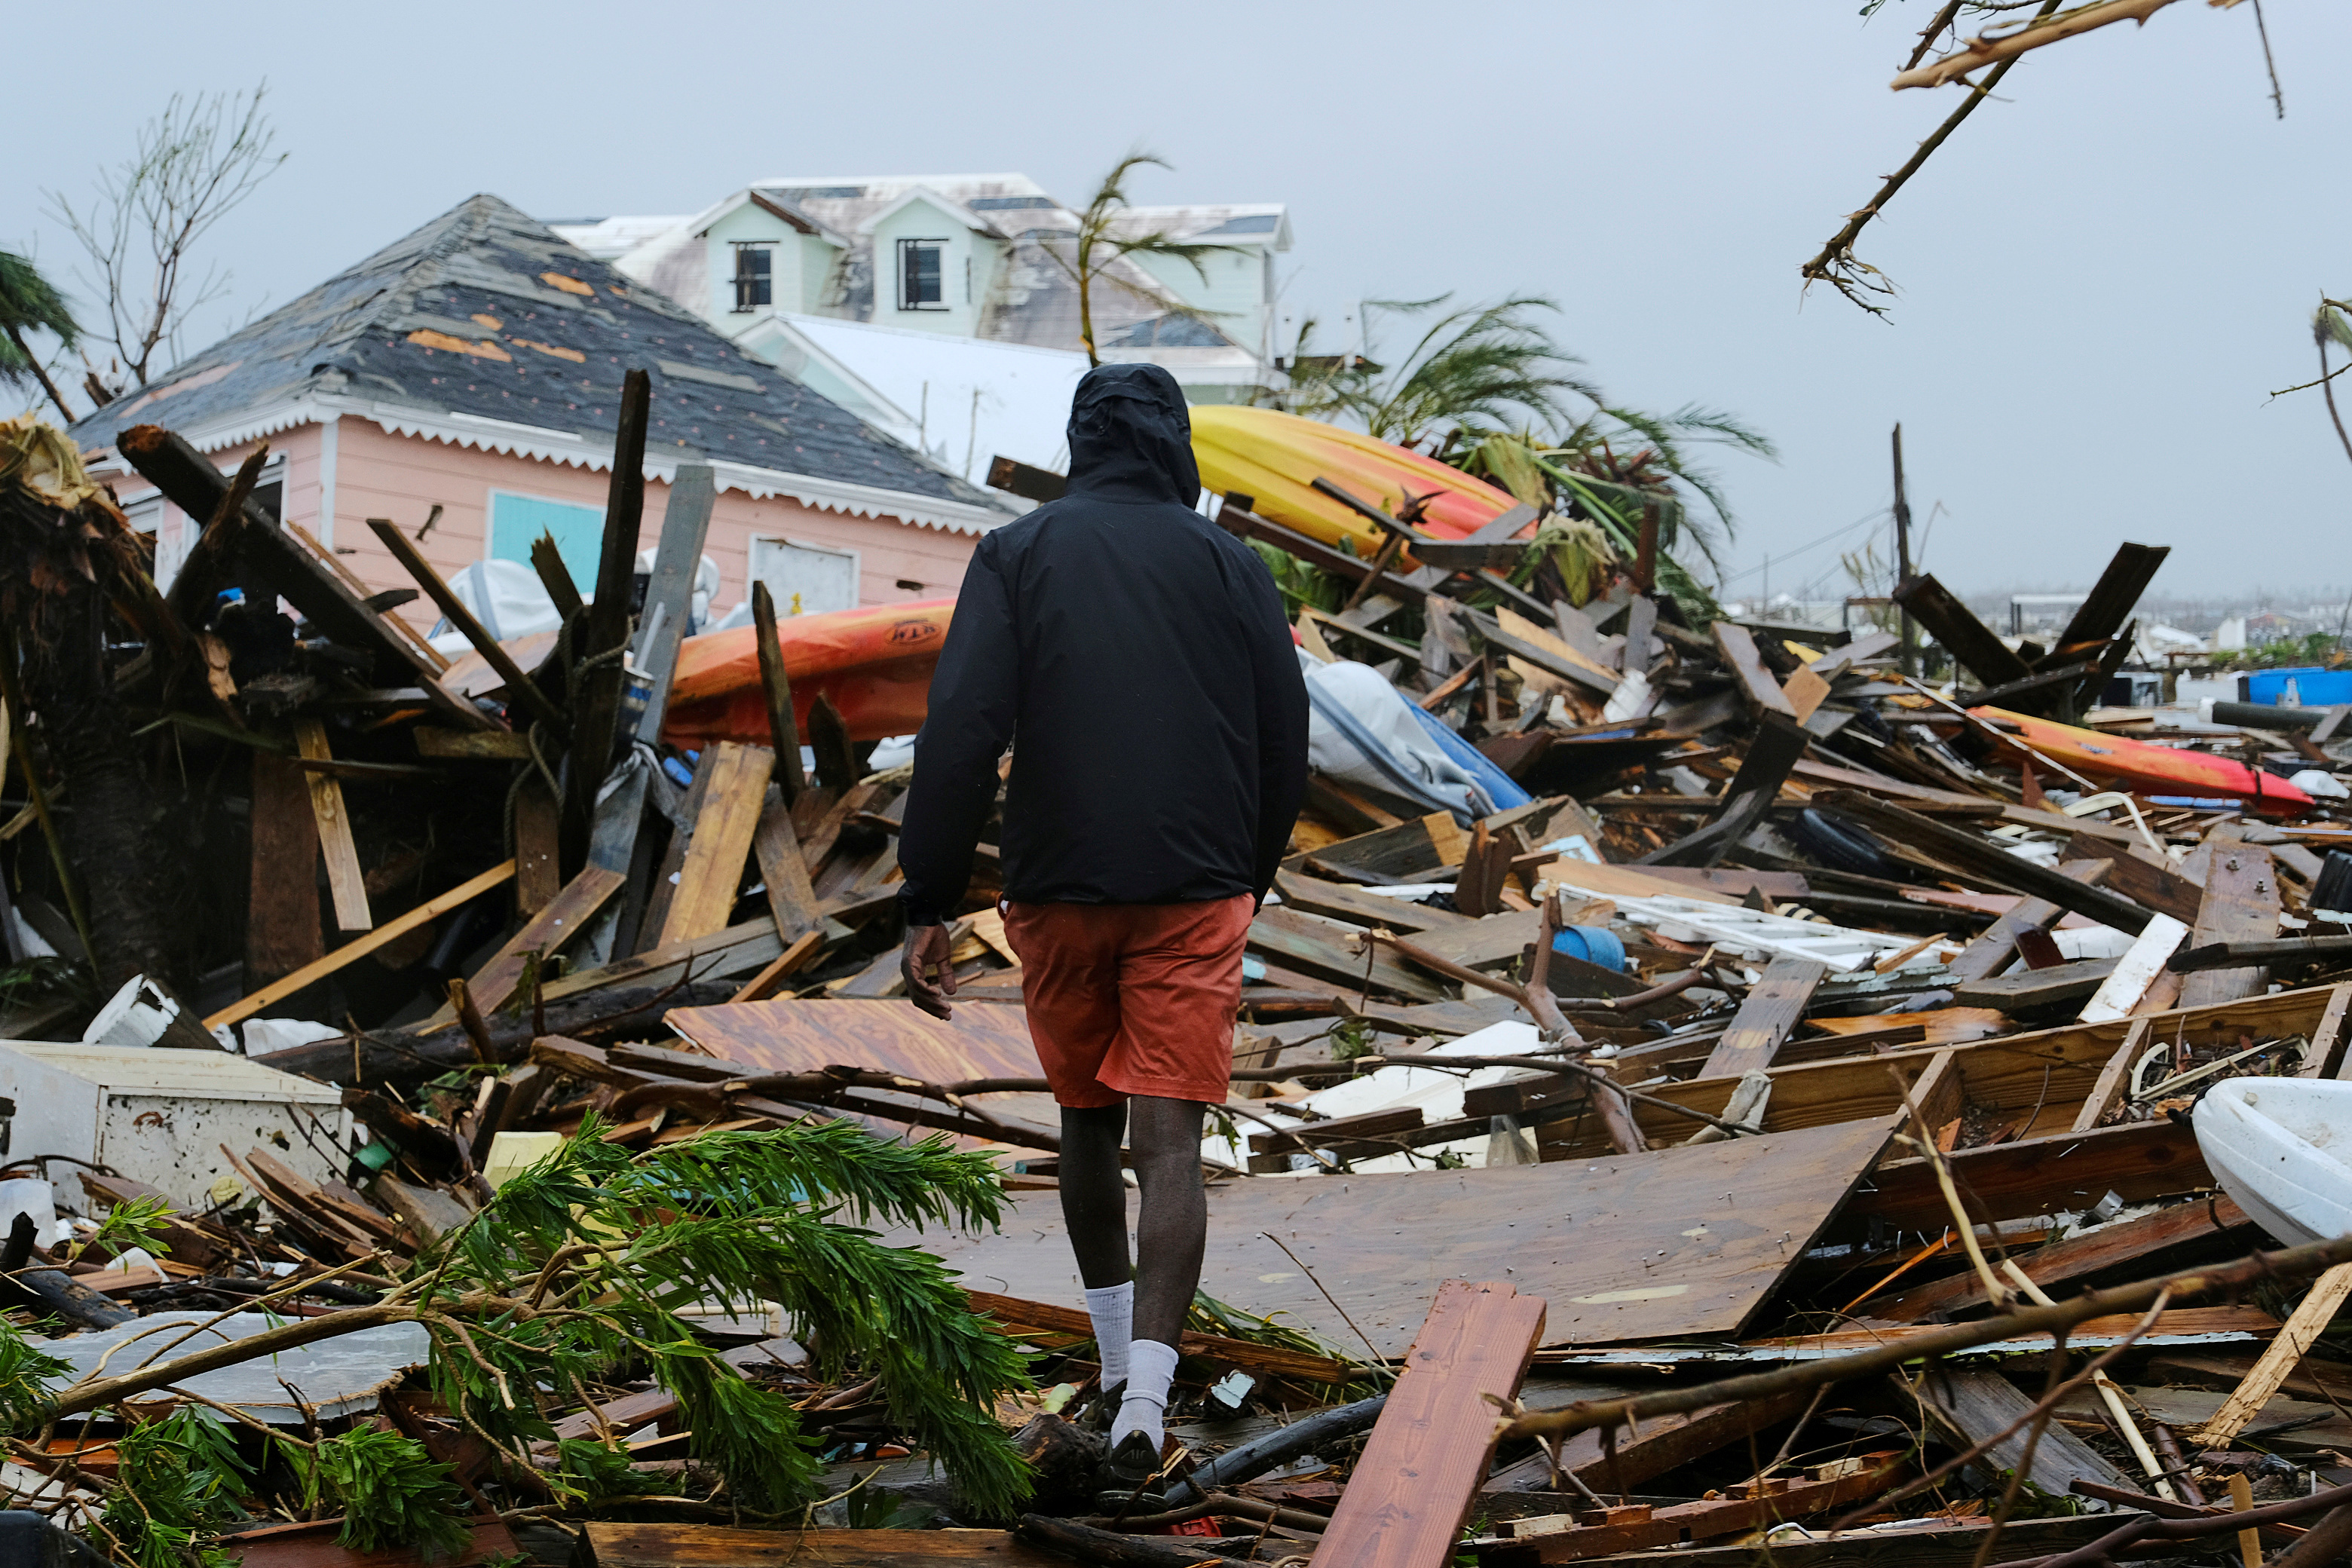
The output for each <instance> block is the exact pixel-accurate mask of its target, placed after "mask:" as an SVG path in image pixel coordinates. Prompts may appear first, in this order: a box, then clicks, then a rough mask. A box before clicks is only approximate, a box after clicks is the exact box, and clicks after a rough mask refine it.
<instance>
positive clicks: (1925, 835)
mask: <svg viewBox="0 0 2352 1568" xmlns="http://www.w3.org/2000/svg"><path fill="white" fill-rule="evenodd" d="M1816 804H1817V805H1822V806H1825V807H1827V808H1829V809H1830V810H1832V811H1837V812H1842V813H1843V814H1844V815H1846V816H1851V817H1853V818H1854V819H1855V820H1856V821H1858V822H1860V823H1861V824H1862V825H1863V826H1865V827H1868V828H1869V829H1870V830H1871V831H1873V832H1874V833H1883V834H1885V836H1886V837H1890V838H1893V839H1895V840H1897V841H1898V842H1901V843H1904V844H1907V845H1909V846H1910V847H1913V848H1915V849H1917V850H1919V851H1921V852H1922V853H1924V854H1926V855H1927V856H1928V857H1930V858H1933V859H1935V860H1937V861H1938V862H1940V863H1941V864H1943V865H1946V866H1949V867H1952V868H1955V869H1957V870H1958V871H1961V872H1963V873H1965V874H1967V875H1968V877H1969V878H1970V879H1973V880H1977V881H1980V882H1983V883H1986V884H1989V885H1990V886H1992V887H1995V888H2000V889H2007V890H2008V891H2011V892H2015V893H2022V894H2024V895H2025V896H2027V897H2029V898H2038V899H2047V900H2049V901H2050V902H2052V903H2053V904H2056V905H2057V906H2058V907H2059V908H2061V909H2065V910H2073V911H2074V912H2075V913H2076V914H2078V915H2081V916H2082V917H2083V918H2084V920H2091V921H2098V922H2099V923H2100V924H2102V925H2111V926H2113V927H2115V928H2116V930H2117V931H2128V932H2130V933H2131V934H2132V935H2134V936H2137V935H2138V934H2139V931H2140V928H2141V927H2142V926H2145V925H2146V924H2147V917H2148V914H2149V911H2148V910H2145V909H2143V908H2141V907H2140V906H2139V905H2137V904H2136V903H2133V902H2132V901H2131V900H2129V899H2126V898H2124V897H2122V896H2121V895H2120V894H2116V893H2112V892H2109V891H2107V890H2106V889H2104V888H2098V887H2094V886H2092V885H2090V884H2088V883H2086V882H2084V881H2082V880H2080V879H2076V878H2074V877H2070V876H2067V875H2065V874H2064V873H2063V872H2060V871H2053V870H2052V869H2050V868H2048V867H2045V866H2036V865H2033V864H2032V862H2030V861H2026V860H2021V859H2019V858H2017V857H2016V856H2014V855H2011V854H2010V853H2009V852H2008V851H2007V850H2004V849H2001V848H1999V847H1996V846H1995V845H1993V844H1992V843H1991V842H1990V841H1989V840H1987V839H1984V838H1980V837H1978V836H1977V835H1976V834H1974V833H1969V832H1966V831H1963V830H1962V829H1959V828H1957V827H1949V826H1946V825H1944V824H1943V823H1940V822H1935V821H1931V820H1929V819H1928V818H1927V817H1924V816H1920V815H1919V814H1918V813H1916V812H1913V811H1906V810H1905V809H1904V808H1903V807H1901V806H1899V805H1893V804H1891V803H1889V802H1886V801H1883V800H1877V799H1874V798H1873V797H1872V796H1870V795H1864V794H1862V793H1861V792H1860V791H1857V790H1831V791H1829V792H1827V793H1826V794H1823V795H1821V796H1819V797H1818V798H1817V800H1816Z"/></svg>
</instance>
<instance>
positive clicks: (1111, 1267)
mask: <svg viewBox="0 0 2352 1568" xmlns="http://www.w3.org/2000/svg"><path fill="white" fill-rule="evenodd" d="M1136 1103H1137V1104H1138V1105H1148V1104H1158V1103H1163V1102H1160V1101H1153V1100H1138V1101H1136ZM1126 1131H1127V1107H1126V1106H1125V1105H1104V1106H1096V1107H1090V1108H1088V1109H1087V1110H1077V1109H1075V1108H1073V1107H1071V1106H1067V1105H1066V1106H1064V1107H1062V1157H1061V1171H1062V1173H1061V1176H1060V1178H1059V1180H1060V1184H1061V1189H1062V1223H1063V1226H1065V1227H1066V1229H1067V1230H1068V1231H1069V1233H1070V1250H1071V1251H1072V1252H1073V1253H1075V1254H1076V1256H1077V1260H1078V1278H1079V1279H1082V1280H1084V1281H1085V1282H1086V1287H1087V1289H1089V1290H1102V1289H1109V1288H1110V1287H1111V1286H1114V1285H1124V1284H1126V1283H1127V1281H1128V1280H1129V1279H1130V1278H1131V1276H1130V1274H1129V1270H1128V1266H1127V1184H1126V1182H1125V1180H1124V1179H1123V1178H1122V1177H1121V1176H1120V1175H1119V1170H1118V1145H1119V1140H1120V1138H1121V1137H1122V1135H1123V1134H1124V1133H1125V1132H1126ZM1147 1212H1148V1211H1147ZM1196 1267H1197V1265H1196Z"/></svg>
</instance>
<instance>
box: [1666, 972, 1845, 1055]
mask: <svg viewBox="0 0 2352 1568" xmlns="http://www.w3.org/2000/svg"><path fill="white" fill-rule="evenodd" d="M1829 973H1830V968H1829V965H1828V964H1826V963H1819V962H1817V961H1816V960H1813V959H1810V958H1776V959H1774V960H1773V961H1772V963H1771V964H1770V966H1769V968H1767V969H1766V970H1765V971H1764V978H1763V979H1761V980H1759V981H1758V982H1757V983H1756V984H1754V985H1753V986H1750V987H1749V988H1748V998H1747V1000H1745V1001H1743V1002H1742V1003H1740V1005H1739V1011H1738V1013H1736V1014H1734V1015H1733V1016H1732V1019H1731V1026H1730V1027H1729V1028H1727V1029H1726V1030H1724V1032H1723V1037H1722V1038H1721V1039H1719V1040H1717V1042H1716V1043H1715V1049H1714V1051H1712V1052H1711V1053H1709V1055H1708V1057H1707V1058H1706V1066H1705V1067H1703V1068H1699V1070H1698V1076H1699V1077H1700V1078H1738V1076H1739V1075H1740V1074H1742V1073H1745V1072H1752V1071H1754V1070H1755V1069H1756V1068H1767V1067H1770V1066H1771V1065H1772V1058H1773V1057H1774V1056H1775V1055H1776V1054H1778V1052H1779V1051H1780V1047H1781V1046H1782V1045H1783V1044H1784V1043H1785V1042H1786V1041H1787V1040H1788V1038H1789V1034H1790V1030H1792V1029H1794V1028H1795V1027H1796V1026H1797V1022H1798V1020H1799V1019H1801V1018H1802V1017H1803V1016H1805V1004H1806V1003H1808V1002H1810V1001H1811V999H1812V995H1813V988H1814V987H1815V986H1817V985H1819V984H1821V983H1822V981H1824V980H1826V979H1828V978H1829Z"/></svg>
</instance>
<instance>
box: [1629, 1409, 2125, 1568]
mask: <svg viewBox="0 0 2352 1568" xmlns="http://www.w3.org/2000/svg"><path fill="white" fill-rule="evenodd" d="M1645 1425H1646V1424H1645ZM2121 1522H2123V1521H2122V1520H2121V1519H2119V1518H2118V1517H2117V1516H2116V1515H2115V1514H2112V1513H2086V1514H2083V1515H2080V1516H2077V1517H2074V1518H2063V1517H2062V1518H2057V1519H2013V1520H2011V1521H2009V1522H2008V1523H2007V1524H2006V1525H2004V1526H2003V1527H2002V1529H2001V1532H2000V1546H2001V1553H2000V1554H2001V1555H2002V1556H2004V1557H2010V1558H2011V1559H2012V1560H2014V1559H2016V1558H2032V1557H2039V1556H2042V1555H2045V1554H2048V1555H2054V1554H2056V1553H2058V1552H2068V1551H2071V1550H2073V1549H2074V1548H2075V1547H2077V1546H2087V1545H2089V1544H2090V1543H2091V1542H2094V1541H2096V1540H2097V1539H2098V1538H2099V1537H2100V1536H2102V1535H2105V1534H2106V1533H2107V1532H2108V1531H2111V1530H2113V1529H2115V1528H2116V1525H2117V1524H2119V1523H2121ZM1988 1529H1990V1522H1989V1521H1985V1520H1982V1519H1964V1520H1958V1521H1953V1522H1951V1523H1949V1524H1937V1525H1930V1526H1926V1527H1922V1528H1916V1529H1909V1530H1900V1531H1867V1530H1857V1531H1847V1532H1846V1533H1845V1534H1843V1535H1829V1534H1822V1536H1820V1537H1819V1538H1818V1539H1815V1540H1811V1541H1775V1542H1773V1543H1772V1568H1977V1559H1978V1557H1979V1548H1981V1547H1982V1546H1983V1545H1984V1538H1985V1532H1986V1531H1987V1530H1988ZM1759 1555H1760V1554H1759V1552H1758V1550H1757V1548H1755V1547H1754V1546H1748V1545H1732V1546H1684V1547H1679V1548H1677V1549H1676V1550H1675V1552H1674V1553H1673V1555H1672V1556H1671V1557H1669V1558H1667V1559H1665V1561H1667V1562H1670V1563H1673V1565H1674V1568H1756V1562H1757V1559H1758V1557H1759ZM1589 1561H1590V1562H1591V1564H1592V1568H1654V1564H1656V1563H1659V1561H1660V1559H1659V1557H1658V1556H1657V1555H1656V1554H1654V1553H1651V1552H1639V1553H1628V1554H1626V1555H1623V1556H1615V1557H1595V1558H1591V1559H1589Z"/></svg>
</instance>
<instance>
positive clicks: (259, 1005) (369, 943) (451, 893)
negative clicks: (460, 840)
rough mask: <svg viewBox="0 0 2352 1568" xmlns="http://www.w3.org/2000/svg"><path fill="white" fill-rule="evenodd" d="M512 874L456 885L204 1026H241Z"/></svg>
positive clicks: (493, 872) (500, 870) (500, 872)
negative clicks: (240, 1024)
mask: <svg viewBox="0 0 2352 1568" xmlns="http://www.w3.org/2000/svg"><path fill="white" fill-rule="evenodd" d="M514 874H515V863H514V862H513V861H511V860H509V861H507V862H505V863H504V864H502V865H498V866H493V867H491V868H489V869H488V870H487V871H485V872H483V873H482V874H481V875H480V876H478V877H476V878H473V879H471V880H469V881H465V882H461V883H459V884H458V885H457V886H456V887H454V888H452V889H449V890H448V891H447V892H446V893H443V894H442V895H441V896H440V897H438V898H435V899H428V900H425V902H423V903H421V904H419V905H417V906H416V907H415V909H413V910H409V911H408V912H407V913H406V914H404V915H401V916H399V917H397V918H395V919H393V920H389V921H384V922H383V924H382V925H380V926H378V927H376V928H375V930H373V931H370V932H368V933H367V935H365V936H363V937H362V938H360V939H359V940H358V941H357V942H345V943H344V944H343V945H342V946H341V947H339V948H337V949H335V951H334V952H331V953H329V954H327V955H326V956H325V957H324V958H321V959H320V960H319V961H318V962H317V963H306V964H304V965H303V966H302V967H301V968H299V969H298V970H296V971H295V972H294V973H291V974H289V975H288V976H286V977H285V978H284V979H282V980H279V981H278V982H276V983H274V984H269V985H265V986H263V987H262V988H261V989H260V990H258V991H257V992H255V993H253V994H251V995H250V996H247V997H246V998H245V999H244V1000H242V1001H238V1002H232V1003H230V1004H229V1005H227V1006H226V1007H224V1008H222V1009H221V1010H220V1011H219V1012H217V1013H215V1014H214V1015H212V1016H210V1017H208V1018H206V1019H205V1028H207V1029H217V1028H219V1027H220V1026H222V1025H224V1024H236V1023H242V1022H243V1021H244V1020H246V1019H247V1018H250V1017H252V1016H254V1015H255V1014H256V1013H258V1012H260V1011H261V1010H262V1009H263V1008H265V1007H270V1006H275V1005H277V1004H278V1003H279V1002H282V1001H284V1000H285V999H286V998H287V997H289V996H291V995H293V994H294V993H296V992H297V991H299V990H301V989H302V987H304V986H305V985H308V984H310V983H311V982H313V981H316V980H323V979H325V978H326V977H327V976H328V975H330V974H332V973H334V972H335V971H337V970H338V969H341V968H342V967H343V965H345V964H347V963H351V962H352V960H353V959H356V958H364V957H366V956H367V955H368V954H369V953H371V952H374V951H375V950H376V949H377V948H380V947H382V946H383V944H384V943H386V942H391V941H393V940H394V939H395V938H397V937H401V936H404V935H405V934H406V933H408V932H409V931H415V929H416V928H417V927H418V926H421V925H423V924H425V922H426V921H431V920H434V919H436V918H437V917H439V916H441V915H443V914H446V913H447V912H448V911H449V910H454V909H456V908H457V907H458V906H459V905H461V904H466V903H470V902H471V901H473V900H475V899H478V898H479V897H480V896H481V895H482V894H484V893H487V892H488V891H489V890H490V889H492V888H495V887H497V886H498V885H499V883H501V882H503V881H505V880H506V879H508V878H509V877H511V876H513V875H514Z"/></svg>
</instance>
